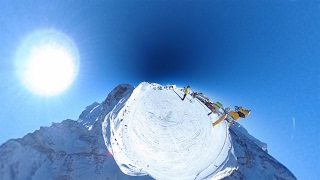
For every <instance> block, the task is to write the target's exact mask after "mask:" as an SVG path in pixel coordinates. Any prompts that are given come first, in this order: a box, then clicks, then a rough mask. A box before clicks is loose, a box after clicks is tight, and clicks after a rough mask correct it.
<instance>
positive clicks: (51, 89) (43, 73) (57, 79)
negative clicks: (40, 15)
mask: <svg viewBox="0 0 320 180" xmlns="http://www.w3.org/2000/svg"><path fill="white" fill-rule="evenodd" d="M15 67H16V74H17V75H18V77H19V79H20V81H21V82H22V84H23V85H24V86H25V87H26V88H27V89H28V90H30V91H31V92H33V93H35V94H38V95H44V96H52V95H58V94H60V93H62V92H63V91H65V90H66V89H67V88H68V87H69V86H70V85H71V84H72V82H73V81H74V78H75V77H76V75H77V72H78V69H79V53H78V50H77V48H76V46H75V44H74V43H73V41H72V40H71V39H70V38H69V37H68V36H66V35H65V34H63V33H62V32H60V31H57V30H53V29H49V30H40V31H36V32H34V33H31V34H30V35H28V36H27V37H26V38H25V39H24V40H23V41H22V43H21V45H20V46H19V48H18V51H17V53H16V58H15Z"/></svg>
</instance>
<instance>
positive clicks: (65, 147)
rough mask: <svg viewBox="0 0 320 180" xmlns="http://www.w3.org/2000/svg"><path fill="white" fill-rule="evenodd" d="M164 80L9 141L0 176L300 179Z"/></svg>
mask: <svg viewBox="0 0 320 180" xmlns="http://www.w3.org/2000/svg"><path fill="white" fill-rule="evenodd" d="M159 86H160V85H158V84H149V83H141V84H140V85H139V86H138V87H136V88H133V87H132V86H130V85H126V84H123V85H119V86H117V87H116V88H115V89H114V90H113V91H112V92H110V93H109V95H108V97H107V98H106V100H105V101H103V103H101V104H100V103H93V104H92V105H89V106H88V107H87V108H86V109H85V110H84V111H83V112H82V113H81V115H80V116H79V119H78V120H77V121H73V120H65V121H62V122H61V123H53V124H52V126H50V127H41V128H40V130H37V131H35V132H34V133H30V134H28V135H26V136H25V137H23V138H21V139H15V140H9V141H7V142H6V143H4V144H3V145H1V146H0V179H1V180H2V179H4V180H7V179H8V180H10V179H153V178H155V179H296V178H295V177H294V175H293V174H292V173H291V172H290V171H289V170H288V169H287V168H286V167H285V166H283V165H282V164H280V163H279V162H278V161H276V160H275V159H274V158H272V157H271V156H270V155H269V154H268V153H267V149H266V144H265V143H262V142H260V141H259V140H257V139H255V138H254V137H252V136H251V135H249V133H248V132H247V131H246V130H245V129H244V128H243V127H242V126H241V125H239V124H236V125H235V126H232V127H231V128H228V127H227V126H226V124H225V123H224V122H223V123H221V124H219V125H218V126H216V127H214V128H213V127H212V126H211V122H212V121H215V120H216V119H217V118H218V117H216V116H213V115H211V116H207V113H208V112H209V110H208V109H207V107H206V106H204V105H203V104H202V103H201V102H199V101H197V100H195V99H192V98H191V97H190V96H189V95H188V96H187V99H186V100H185V101H181V99H180V97H182V95H183V93H182V92H181V91H180V90H179V89H176V90H175V91H173V90H166V89H165V90H158V87H159ZM155 87H156V88H155ZM108 150H109V152H108Z"/></svg>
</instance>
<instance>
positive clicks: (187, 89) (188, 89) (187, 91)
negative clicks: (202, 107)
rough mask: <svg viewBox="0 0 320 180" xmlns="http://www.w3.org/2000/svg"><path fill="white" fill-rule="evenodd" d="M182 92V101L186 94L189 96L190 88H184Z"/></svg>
mask: <svg viewBox="0 0 320 180" xmlns="http://www.w3.org/2000/svg"><path fill="white" fill-rule="evenodd" d="M183 91H184V95H183V98H182V101H183V100H184V98H186V96H187V94H189V91H190V86H187V88H184V89H183Z"/></svg>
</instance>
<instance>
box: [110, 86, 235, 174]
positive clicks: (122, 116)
mask: <svg viewBox="0 0 320 180" xmlns="http://www.w3.org/2000/svg"><path fill="white" fill-rule="evenodd" d="M177 93H178V94H179V95H180V96H181V97H182V96H183V93H182V92H181V91H178V90H176V91H175V92H174V91H173V90H154V89H153V88H152V86H150V85H149V84H147V83H142V84H140V85H139V86H138V87H137V88H136V89H135V90H134V92H133V93H132V95H131V96H130V98H129V99H128V100H127V101H125V100H122V101H121V102H120V104H118V105H117V107H115V108H114V110H113V111H111V113H109V115H108V117H109V119H110V127H111V137H110V143H111V145H109V146H108V149H109V151H110V152H112V153H113V155H114V158H115V160H116V162H117V164H118V165H119V167H120V168H121V170H122V171H123V172H124V173H126V174H128V175H135V176H137V175H146V174H149V175H150V176H152V177H154V178H156V179H198V178H199V179H202V178H205V177H212V176H214V175H215V174H217V173H218V171H220V170H221V169H223V166H224V165H226V163H227V161H228V159H229V156H230V155H231V153H230V152H231V149H232V146H231V138H230V136H229V132H228V130H227V126H226V123H225V122H223V123H220V124H219V125H218V126H216V127H214V128H213V127H212V122H214V121H215V120H217V119H218V117H217V116H215V115H211V116H208V115H207V114H208V112H210V110H209V109H208V108H207V107H206V106H204V105H203V104H202V103H201V102H200V101H197V100H195V101H193V102H190V99H192V97H191V96H190V95H188V96H187V98H188V99H185V100H184V101H182V100H181V99H180V97H179V96H178V95H177ZM121 103H122V104H121ZM120 107H122V108H120Z"/></svg>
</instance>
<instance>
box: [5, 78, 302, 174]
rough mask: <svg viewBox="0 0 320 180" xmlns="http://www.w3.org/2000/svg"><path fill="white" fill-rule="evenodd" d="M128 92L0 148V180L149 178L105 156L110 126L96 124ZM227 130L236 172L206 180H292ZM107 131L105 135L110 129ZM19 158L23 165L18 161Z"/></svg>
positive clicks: (120, 90) (241, 135)
mask: <svg viewBox="0 0 320 180" xmlns="http://www.w3.org/2000/svg"><path fill="white" fill-rule="evenodd" d="M150 85H151V86H152V84H150ZM134 89H135V88H134V87H133V86H131V85H128V84H121V85H119V86H117V87H116V88H114V89H113V90H112V91H111V92H110V93H109V94H108V96H107V98H106V99H105V100H104V101H103V102H102V103H97V102H94V103H93V104H91V105H89V106H87V107H86V108H85V110H84V111H82V113H81V114H80V116H79V119H78V120H77V121H74V120H70V119H68V120H64V121H62V122H61V123H52V125H51V126H50V127H41V128H40V129H39V130H36V131H35V132H34V133H29V134H27V135H26V136H24V137H23V138H19V139H15V140H9V141H7V142H6V143H4V144H2V145H1V146H0V154H1V158H0V178H1V179H43V178H48V179H86V178H94V179H153V178H152V177H150V176H129V175H126V174H124V173H123V172H122V171H121V170H120V168H119V167H118V166H117V164H116V161H115V159H114V157H113V156H112V154H111V153H110V152H108V150H107V147H106V145H107V143H106V142H105V139H104V138H103V136H102V133H103V132H102V129H108V126H110V124H105V125H103V124H102V122H103V121H104V120H106V118H107V116H106V115H107V114H108V113H109V112H110V111H111V110H112V109H113V108H114V107H115V106H116V105H117V104H118V103H119V101H121V99H124V97H126V98H127V99H128V97H130V96H131V95H132V94H133V93H134V92H133V91H134ZM118 108H121V107H118ZM229 131H230V135H231V138H232V142H233V146H234V151H235V155H236V156H237V168H236V169H234V170H229V171H226V172H223V173H220V174H219V173H217V174H216V176H215V177H210V178H208V179H212V178H213V179H252V178H258V177H259V178H262V179H296V178H295V176H294V175H293V174H292V173H291V172H290V171H289V170H288V169H287V168H286V167H285V166H283V165H282V164H281V163H279V162H278V161H277V160H275V159H274V158H273V157H272V156H270V155H269V154H268V153H267V148H266V144H265V143H262V142H260V141H259V140H257V139H255V138H254V137H252V136H251V135H249V133H248V132H247V131H246V130H245V129H244V128H243V127H242V126H241V125H240V124H238V123H236V124H235V125H234V126H231V127H230V129H229ZM75 133H76V134H75ZM108 133H109V135H111V131H109V132H106V134H108ZM66 137H67V138H66ZM253 150H254V151H253ZM25 157H28V160H29V161H23V160H24V158H25ZM256 162H259V164H257V163H256ZM255 168H256V169H255ZM265 169H268V171H267V172H269V173H266V170H265ZM278 169H280V170H278ZM254 172H257V173H254Z"/></svg>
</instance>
